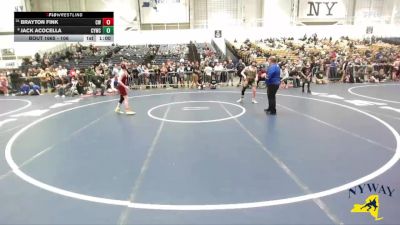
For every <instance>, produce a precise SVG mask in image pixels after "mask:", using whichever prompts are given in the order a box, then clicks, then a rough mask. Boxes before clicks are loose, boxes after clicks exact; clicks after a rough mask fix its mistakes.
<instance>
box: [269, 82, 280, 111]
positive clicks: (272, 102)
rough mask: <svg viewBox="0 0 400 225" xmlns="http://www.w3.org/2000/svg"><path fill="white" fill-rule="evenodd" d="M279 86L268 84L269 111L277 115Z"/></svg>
mask: <svg viewBox="0 0 400 225" xmlns="http://www.w3.org/2000/svg"><path fill="white" fill-rule="evenodd" d="M278 89H279V84H268V89H267V95H268V111H270V112H271V113H276V92H278Z"/></svg>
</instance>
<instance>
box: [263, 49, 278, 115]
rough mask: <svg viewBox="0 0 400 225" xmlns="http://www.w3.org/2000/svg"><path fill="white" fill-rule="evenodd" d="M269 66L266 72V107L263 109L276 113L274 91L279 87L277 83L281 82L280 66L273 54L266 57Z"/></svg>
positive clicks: (272, 113)
mask: <svg viewBox="0 0 400 225" xmlns="http://www.w3.org/2000/svg"><path fill="white" fill-rule="evenodd" d="M268 62H269V67H268V73H267V80H266V81H265V82H266V83H267V87H268V90H267V94H268V108H267V109H264V111H265V112H266V113H269V114H271V115H276V97H275V96H276V92H277V91H278V89H279V85H280V83H281V78H280V76H281V68H279V65H278V64H276V58H275V57H274V56H271V57H269V59H268Z"/></svg>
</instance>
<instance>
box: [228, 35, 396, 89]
mask: <svg viewBox="0 0 400 225" xmlns="http://www.w3.org/2000/svg"><path fill="white" fill-rule="evenodd" d="M228 45H229V46H228V48H230V49H231V50H232V51H234V52H235V53H236V54H238V55H239V56H240V57H241V58H243V59H244V61H245V62H247V63H248V62H250V61H253V60H254V61H257V62H264V61H265V59H266V58H268V57H269V56H271V55H274V56H277V58H278V62H279V65H280V66H281V68H283V70H285V71H284V72H285V73H284V74H286V75H284V77H288V79H291V80H294V85H295V86H297V84H299V83H300V82H299V80H301V78H302V77H305V76H308V75H311V77H312V78H313V79H315V80H316V82H318V83H326V82H327V81H328V80H337V81H341V82H349V83H355V82H359V83H361V82H373V83H375V82H385V81H386V80H398V79H399V60H400V59H399V57H400V48H399V46H398V45H393V44H387V43H384V42H381V41H376V40H375V39H370V40H350V39H349V38H347V37H342V38H340V39H339V40H332V38H323V39H319V38H318V37H317V35H312V36H310V37H307V36H304V37H303V38H302V39H299V40H295V39H292V38H289V39H288V38H280V39H264V40H257V41H254V42H251V41H249V40H245V41H244V42H242V43H238V42H237V41H234V42H233V43H228ZM304 73H307V74H304ZM287 74H288V76H287Z"/></svg>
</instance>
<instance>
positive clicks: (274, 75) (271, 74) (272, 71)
mask: <svg viewBox="0 0 400 225" xmlns="http://www.w3.org/2000/svg"><path fill="white" fill-rule="evenodd" d="M266 82H267V85H268V84H277V85H279V84H280V83H281V68H279V66H278V64H276V63H274V64H271V65H270V66H269V68H268V79H267V81H266Z"/></svg>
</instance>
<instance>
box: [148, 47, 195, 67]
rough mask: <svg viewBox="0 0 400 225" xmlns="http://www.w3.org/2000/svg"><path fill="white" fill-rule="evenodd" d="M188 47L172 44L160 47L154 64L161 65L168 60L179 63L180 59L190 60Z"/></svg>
mask: <svg viewBox="0 0 400 225" xmlns="http://www.w3.org/2000/svg"><path fill="white" fill-rule="evenodd" d="M188 53H189V50H188V47H187V44H171V45H160V48H159V49H158V52H157V54H156V56H155V58H154V60H153V62H152V63H153V64H155V65H161V64H162V63H164V62H166V61H167V60H170V61H173V62H178V61H179V60H180V59H185V60H187V59H188V56H187V55H188Z"/></svg>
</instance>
